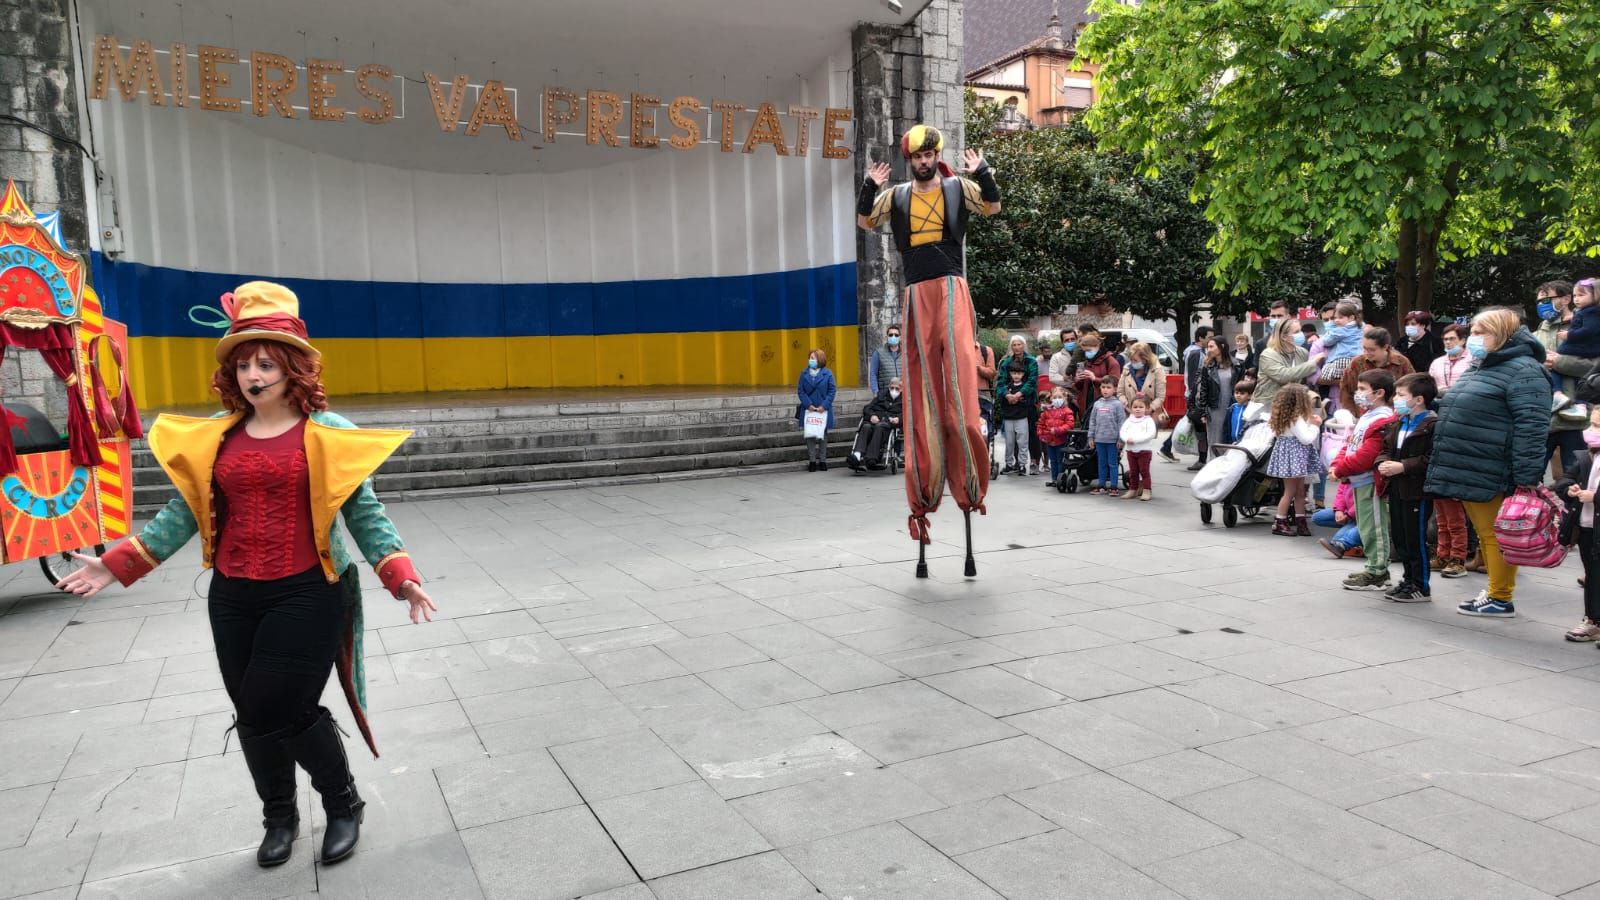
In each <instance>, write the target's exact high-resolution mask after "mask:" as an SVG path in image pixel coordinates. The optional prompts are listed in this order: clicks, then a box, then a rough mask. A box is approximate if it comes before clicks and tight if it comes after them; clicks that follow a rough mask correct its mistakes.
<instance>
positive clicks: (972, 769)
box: [889, 735, 1089, 803]
mask: <svg viewBox="0 0 1600 900" xmlns="http://www.w3.org/2000/svg"><path fill="white" fill-rule="evenodd" d="M889 768H890V771H893V772H898V773H899V774H901V775H903V776H905V777H906V778H908V779H910V780H911V781H913V782H915V783H917V784H919V785H921V786H922V788H923V790H926V791H927V792H928V793H930V794H932V795H933V796H935V797H938V798H939V799H940V800H942V801H944V802H945V803H965V802H968V801H971V800H981V799H983V798H985V797H997V796H999V795H1001V794H1007V793H1011V792H1013V791H1021V790H1026V789H1027V788H1031V787H1036V786H1038V785H1041V784H1049V783H1050V782H1052V781H1059V780H1060V779H1062V778H1069V777H1071V776H1073V775H1079V774H1082V773H1084V772H1087V771H1089V766H1087V765H1085V764H1084V763H1083V762H1081V761H1080V760H1077V759H1074V758H1073V757H1071V756H1068V755H1067V754H1065V753H1062V752H1061V751H1060V750H1057V749H1056V748H1054V747H1052V746H1050V745H1049V744H1046V743H1044V742H1043V741H1041V740H1039V739H1038V738H1035V737H1032V736H1030V735H1022V736H1020V737H1014V738H1006V739H1004V740H999V741H992V742H990V743H987V744H978V745H976V746H972V747H965V748H962V749H960V750H950V751H947V752H945V753H940V754H938V755H935V756H924V757H921V758H919V759H913V760H907V761H906V762H902V763H896V764H894V765H893V766H890V767H889Z"/></svg>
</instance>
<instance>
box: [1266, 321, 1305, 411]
mask: <svg viewBox="0 0 1600 900" xmlns="http://www.w3.org/2000/svg"><path fill="white" fill-rule="evenodd" d="M1305 339H1306V336H1305V335H1304V334H1302V333H1301V332H1300V323H1299V322H1296V321H1295V320H1294V319H1284V320H1283V321H1281V322H1279V323H1278V327H1277V328H1276V329H1274V330H1273V332H1272V334H1270V335H1267V346H1266V348H1265V349H1263V350H1262V351H1261V358H1260V359H1259V360H1257V362H1256V392H1255V393H1254V394H1252V395H1251V396H1250V401H1251V402H1252V403H1260V404H1261V405H1262V406H1270V405H1271V404H1272V398H1273V397H1276V396H1278V391H1280V390H1282V389H1283V386H1284V385H1286V384H1299V383H1300V382H1302V381H1305V380H1306V378H1308V377H1309V376H1310V375H1311V373H1312V372H1315V371H1317V367H1318V365H1319V362H1320V361H1312V360H1311V358H1310V355H1309V354H1307V353H1306V348H1305V346H1304V344H1305Z"/></svg>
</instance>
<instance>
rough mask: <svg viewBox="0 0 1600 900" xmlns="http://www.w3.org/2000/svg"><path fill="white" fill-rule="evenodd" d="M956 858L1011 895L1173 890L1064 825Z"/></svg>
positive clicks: (1157, 897) (1136, 894)
mask: <svg viewBox="0 0 1600 900" xmlns="http://www.w3.org/2000/svg"><path fill="white" fill-rule="evenodd" d="M956 861H957V862H959V863H961V865H962V867H963V868H965V869H966V870H967V871H969V872H971V873H972V874H974V875H976V876H978V877H979V878H981V879H982V880H983V881H984V883H985V884H987V885H989V886H990V887H993V888H995V889H996V890H998V891H1000V892H1001V894H1002V895H1003V896H1005V897H1008V898H1015V900H1024V898H1034V900H1054V898H1083V900H1097V898H1102V897H1115V898H1119V900H1120V898H1128V900H1134V898H1139V900H1143V898H1150V900H1167V898H1172V900H1176V898H1178V896H1179V895H1178V894H1175V893H1173V892H1172V891H1170V890H1168V889H1167V888H1165V887H1163V886H1162V885H1161V884H1159V883H1158V882H1156V881H1155V880H1153V879H1151V878H1150V877H1149V876H1147V875H1145V874H1143V873H1141V872H1140V871H1138V870H1137V869H1135V868H1133V867H1132V866H1129V865H1127V864H1126V863H1123V862H1121V861H1119V860H1117V859H1115V858H1114V857H1112V856H1111V855H1109V854H1107V853H1105V852H1104V851H1101V850H1099V849H1097V848H1095V847H1093V846H1091V845H1090V844H1088V843H1087V842H1085V841H1084V840H1082V839H1081V838H1078V837H1075V836H1073V835H1072V834H1069V833H1068V832H1066V831H1054V832H1051V833H1049V834H1042V835H1038V836H1035V837H1027V838H1022V839H1020V840H1015V841H1011V842H1010V843H1006V844H1001V845H1000V846H997V847H990V848H988V849H986V850H977V851H974V852H972V853H967V854H965V855H962V856H958V857H956Z"/></svg>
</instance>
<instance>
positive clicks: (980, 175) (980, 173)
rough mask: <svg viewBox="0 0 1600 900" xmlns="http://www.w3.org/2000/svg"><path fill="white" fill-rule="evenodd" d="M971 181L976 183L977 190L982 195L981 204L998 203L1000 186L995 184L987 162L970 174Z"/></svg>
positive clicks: (991, 170)
mask: <svg viewBox="0 0 1600 900" xmlns="http://www.w3.org/2000/svg"><path fill="white" fill-rule="evenodd" d="M972 180H973V181H976V182H977V183H978V190H979V193H981V194H982V195H983V202H985V203H999V202H1000V185H999V184H997V183H995V180H994V170H993V169H991V168H989V164H988V163H987V162H985V163H984V164H983V165H981V166H979V167H978V168H977V170H976V171H974V172H973V173H972Z"/></svg>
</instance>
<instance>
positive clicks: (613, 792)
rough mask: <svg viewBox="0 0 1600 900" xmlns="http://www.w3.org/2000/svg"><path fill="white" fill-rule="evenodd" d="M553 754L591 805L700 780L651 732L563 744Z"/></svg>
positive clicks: (637, 731)
mask: <svg viewBox="0 0 1600 900" xmlns="http://www.w3.org/2000/svg"><path fill="white" fill-rule="evenodd" d="M550 754H551V755H552V756H554V757H555V760H556V762H557V763H558V764H559V765H560V766H561V770H562V771H563V772H565V773H566V776H567V778H569V779H571V781H572V784H573V786H574V787H576V788H577V789H578V792H579V793H581V794H583V797H584V799H585V800H587V801H589V803H590V804H593V803H595V802H596V801H598V800H606V799H610V798H612V797H621V796H625V795H628V794H637V793H639V792H640V791H651V790H655V789H656V788H663V787H667V786H669V785H674V784H682V783H684V782H686V781H696V780H698V778H697V776H696V774H695V770H694V769H692V768H690V767H689V766H688V764H686V763H685V762H684V761H683V760H682V759H680V758H679V757H678V755H677V754H676V753H674V752H672V750H670V749H669V748H668V747H667V745H666V744H664V743H662V742H661V739H660V738H658V737H656V736H655V733H654V732H652V731H650V730H649V729H638V730H635V731H624V732H622V733H620V734H613V735H608V736H606V737H600V738H591V739H590V740H587V741H577V742H575V743H571V744H562V745H560V746H558V747H552V748H550Z"/></svg>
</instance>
